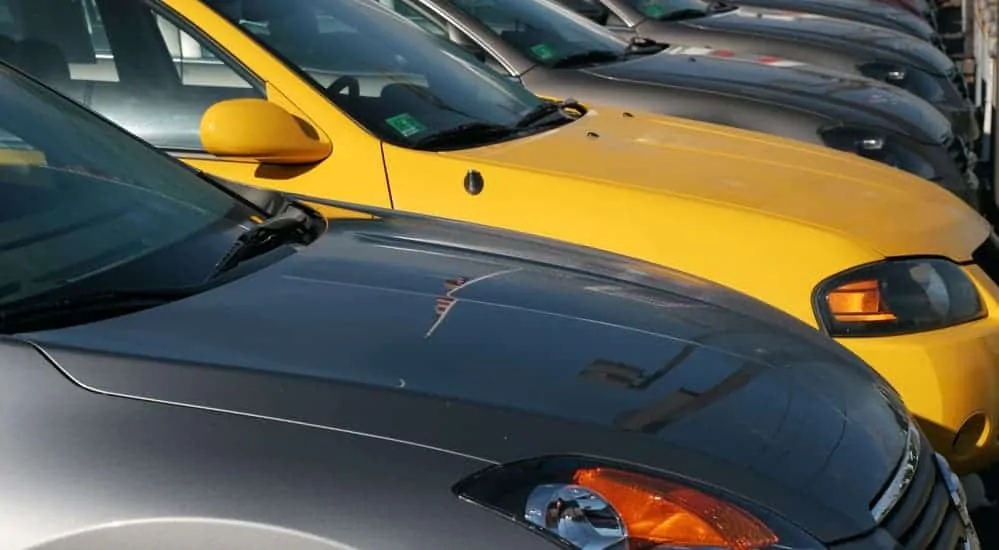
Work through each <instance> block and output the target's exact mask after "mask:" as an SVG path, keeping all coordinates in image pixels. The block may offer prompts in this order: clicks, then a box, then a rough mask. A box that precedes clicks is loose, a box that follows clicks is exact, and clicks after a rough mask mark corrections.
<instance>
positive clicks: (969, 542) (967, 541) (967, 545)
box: [934, 453, 982, 550]
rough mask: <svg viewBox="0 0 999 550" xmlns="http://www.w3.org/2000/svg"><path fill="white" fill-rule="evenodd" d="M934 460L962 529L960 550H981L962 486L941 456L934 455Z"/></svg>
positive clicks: (966, 496)
mask: <svg viewBox="0 0 999 550" xmlns="http://www.w3.org/2000/svg"><path fill="white" fill-rule="evenodd" d="M934 458H935V459H936V461H937V470H938V473H939V475H940V477H941V478H942V479H943V482H944V486H945V487H946V488H947V493H949V494H950V501H951V504H953V505H954V509H955V510H956V511H957V515H958V517H959V518H960V520H961V526H962V527H963V528H964V536H963V537H962V538H961V549H960V550H981V548H982V543H981V542H980V541H979V539H978V532H977V531H976V530H975V524H974V523H973V522H972V521H971V514H970V513H969V512H968V495H967V494H966V493H965V492H964V486H963V485H961V480H960V478H958V477H957V474H955V473H954V471H953V470H951V469H950V464H949V463H948V462H947V459H946V458H944V456H943V455H941V454H940V453H935V456H934Z"/></svg>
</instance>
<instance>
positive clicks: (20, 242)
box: [0, 67, 255, 316]
mask: <svg viewBox="0 0 999 550" xmlns="http://www.w3.org/2000/svg"><path fill="white" fill-rule="evenodd" d="M0 96H2V97H3V98H4V100H3V102H0V191H2V196H3V201H0V228H2V229H0V306H3V308H2V309H3V311H7V308H8V306H10V305H12V304H15V303H17V304H21V303H23V302H26V301H29V300H37V299H43V298H44V299H48V298H55V297H58V298H60V299H61V298H66V297H70V296H76V295H80V294H84V293H92V292H96V291H110V290H114V291H119V290H124V289H129V290H137V289H148V288H162V287H167V286H182V285H193V284H199V283H202V282H203V281H204V279H205V278H206V277H207V275H208V274H209V273H210V272H211V269H212V267H213V265H214V263H215V262H216V261H217V260H218V258H219V257H220V256H221V254H222V253H223V252H224V251H225V250H226V249H227V248H228V247H229V245H230V243H231V241H232V239H233V238H234V235H235V234H238V232H239V231H241V229H240V224H241V223H242V222H245V221H246V220H248V219H249V218H250V216H251V215H253V214H254V213H255V212H254V211H253V210H252V209H250V208H249V206H248V205H245V204H243V203H241V202H239V201H237V200H235V199H234V198H233V197H232V196H231V195H229V194H227V193H225V192H223V191H222V190H220V189H218V188H216V187H214V186H213V185H211V184H209V183H208V182H207V181H205V180H203V179H201V178H199V177H198V176H197V175H196V174H195V173H194V172H193V171H191V170H190V169H188V168H186V167H185V166H183V165H182V164H180V163H179V162H177V161H174V160H172V159H170V158H168V157H165V156H163V155H161V154H160V153H157V152H156V151H155V150H153V149H151V148H150V147H148V146H147V145H146V144H144V143H141V142H140V141H138V140H137V139H134V138H132V137H130V136H128V135H127V134H125V133H124V132H122V131H120V130H118V129H117V128H115V127H113V126H111V125H109V124H107V123H106V122H104V121H103V120H102V119H100V118H99V117H97V116H95V115H93V114H91V113H90V112H88V111H86V110H84V109H83V108H81V107H78V106H76V105H75V104H73V103H71V102H70V101H68V100H66V99H64V98H61V97H58V96H56V95H55V94H54V93H52V92H51V91H49V90H46V89H42V88H40V87H39V86H37V85H36V84H34V83H32V82H30V81H28V80H26V79H24V78H23V77H21V76H20V75H18V74H16V73H13V72H11V71H9V70H7V69H5V68H2V67H0ZM0 316H2V313H0Z"/></svg>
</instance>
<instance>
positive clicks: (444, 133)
mask: <svg viewBox="0 0 999 550" xmlns="http://www.w3.org/2000/svg"><path fill="white" fill-rule="evenodd" d="M516 132H517V128H511V127H510V126H504V125H502V124H493V123H490V122H469V123H467V124H459V125H458V126H455V127H453V128H448V129H447V130H441V131H440V132H437V133H436V134H431V135H429V136H427V137H425V138H423V139H419V140H417V141H416V142H415V143H413V146H414V147H416V148H417V149H434V148H438V147H453V146H462V147H471V146H472V145H481V144H483V143H486V142H489V141H493V140H496V139H501V138H505V137H508V136H510V135H512V134H514V133H516Z"/></svg>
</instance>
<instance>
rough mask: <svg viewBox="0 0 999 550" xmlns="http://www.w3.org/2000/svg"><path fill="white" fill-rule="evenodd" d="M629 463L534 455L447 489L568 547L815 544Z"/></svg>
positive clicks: (738, 548) (730, 502) (778, 521)
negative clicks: (452, 489) (538, 456)
mask: <svg viewBox="0 0 999 550" xmlns="http://www.w3.org/2000/svg"><path fill="white" fill-rule="evenodd" d="M633 468H634V467H633V466H625V465H617V464H610V463H608V462H607V461H605V460H601V459H591V458H585V457H572V456H563V457H544V458H535V459H528V460H523V461H518V462H514V463H508V464H504V465H498V466H494V467H491V468H488V469H487V470H484V471H481V472H478V473H475V474H473V475H472V476H470V477H468V478H466V479H464V480H462V481H461V482H459V483H458V484H457V485H456V486H455V487H454V492H455V493H456V494H457V495H458V496H459V497H461V498H462V499H464V500H467V501H470V502H474V503H476V504H479V505H481V506H485V507H487V508H490V509H492V510H494V511H496V512H499V513H500V514H502V515H504V516H506V517H507V518H509V519H511V520H513V521H516V522H518V523H520V524H521V525H523V526H525V527H528V528H530V529H531V530H532V531H534V532H535V533H538V534H540V535H542V536H545V537H546V538H549V539H550V540H552V541H553V542H556V543H558V544H559V545H561V546H562V547H568V548H570V549H574V550H693V549H702V550H721V549H726V550H777V549H786V550H790V549H804V548H822V546H821V545H820V544H819V543H818V542H816V541H815V540H813V539H812V538H811V537H810V536H808V535H807V534H805V533H803V532H802V531H800V530H799V529H797V528H796V527H794V526H792V525H790V524H788V523H787V522H786V520H784V519H782V518H780V517H778V516H777V515H775V514H773V513H772V512H769V511H767V510H765V509H761V508H758V507H754V505H752V504H750V503H749V502H746V501H742V502H740V500H741V499H737V498H736V497H734V496H732V495H725V494H721V493H718V492H716V491H712V490H708V489H707V488H702V487H698V486H697V485H696V484H693V483H692V482H690V481H686V480H685V481H680V480H677V479H671V478H669V477H662V476H661V475H658V474H656V473H650V472H644V471H637V470H634V469H633Z"/></svg>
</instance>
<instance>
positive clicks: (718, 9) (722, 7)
mask: <svg viewBox="0 0 999 550" xmlns="http://www.w3.org/2000/svg"><path fill="white" fill-rule="evenodd" d="M737 9H739V6H737V5H735V4H733V3H731V2H728V1H727V0H708V11H709V12H711V13H725V12H727V11H732V10H737Z"/></svg>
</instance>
